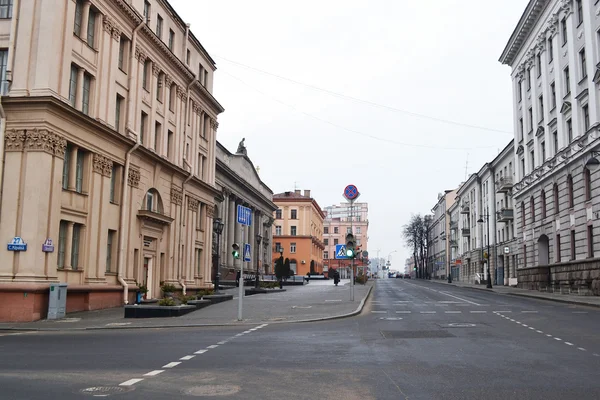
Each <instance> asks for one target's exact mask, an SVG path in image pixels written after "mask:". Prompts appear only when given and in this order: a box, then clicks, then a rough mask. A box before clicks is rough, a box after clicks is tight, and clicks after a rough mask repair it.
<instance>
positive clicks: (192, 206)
mask: <svg viewBox="0 0 600 400" xmlns="http://www.w3.org/2000/svg"><path fill="white" fill-rule="evenodd" d="M199 204H200V201H199V200H198V199H195V198H193V197H188V210H190V211H191V212H198V205H199Z"/></svg>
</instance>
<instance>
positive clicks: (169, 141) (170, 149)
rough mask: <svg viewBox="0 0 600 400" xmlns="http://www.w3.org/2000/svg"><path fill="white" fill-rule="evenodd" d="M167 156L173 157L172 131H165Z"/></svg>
mask: <svg viewBox="0 0 600 400" xmlns="http://www.w3.org/2000/svg"><path fill="white" fill-rule="evenodd" d="M167 158H168V159H170V160H172V159H173V132H172V131H168V132H167Z"/></svg>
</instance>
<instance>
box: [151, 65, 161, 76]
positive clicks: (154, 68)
mask: <svg viewBox="0 0 600 400" xmlns="http://www.w3.org/2000/svg"><path fill="white" fill-rule="evenodd" d="M161 72H162V69H161V68H160V66H159V65H158V64H157V63H155V62H153V63H152V75H154V76H158V75H160V73H161Z"/></svg>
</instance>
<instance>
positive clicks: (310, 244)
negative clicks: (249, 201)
mask: <svg viewBox="0 0 600 400" xmlns="http://www.w3.org/2000/svg"><path fill="white" fill-rule="evenodd" d="M273 202H274V203H275V205H276V206H277V210H276V211H275V215H274V216H275V222H274V225H275V226H274V227H273V242H274V244H275V245H274V246H273V256H272V257H273V260H274V261H275V260H276V259H277V258H279V257H280V251H281V250H283V257H284V259H285V258H289V260H290V267H291V269H292V271H294V274H295V275H306V274H307V273H309V272H311V273H319V274H320V273H323V250H324V248H325V246H324V245H323V220H324V218H325V214H324V213H323V211H322V210H321V207H320V206H319V204H318V203H317V201H316V200H315V199H313V198H312V197H311V195H310V190H305V191H304V194H302V192H301V191H300V190H295V191H294V192H285V193H279V194H276V195H274V196H273Z"/></svg>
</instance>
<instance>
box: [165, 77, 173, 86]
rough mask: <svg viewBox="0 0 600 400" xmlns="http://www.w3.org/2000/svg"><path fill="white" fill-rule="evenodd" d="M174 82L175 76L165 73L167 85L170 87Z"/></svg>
mask: <svg viewBox="0 0 600 400" xmlns="http://www.w3.org/2000/svg"><path fill="white" fill-rule="evenodd" d="M172 84H173V77H172V76H171V75H165V85H166V87H168V88H170V87H171V85H172Z"/></svg>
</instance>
